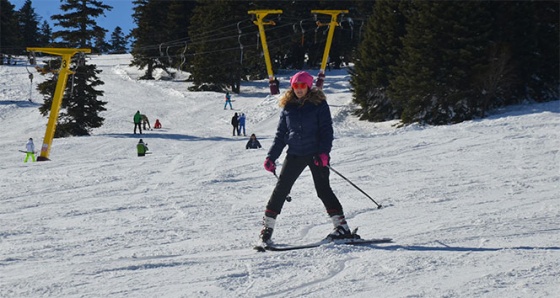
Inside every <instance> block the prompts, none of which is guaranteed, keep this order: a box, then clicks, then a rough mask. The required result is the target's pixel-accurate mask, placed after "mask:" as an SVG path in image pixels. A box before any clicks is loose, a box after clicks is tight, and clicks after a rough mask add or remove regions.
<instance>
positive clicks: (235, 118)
mask: <svg viewBox="0 0 560 298" xmlns="http://www.w3.org/2000/svg"><path fill="white" fill-rule="evenodd" d="M231 126H233V136H234V137H235V133H236V132H237V135H239V116H237V113H235V114H234V115H233V117H231Z"/></svg>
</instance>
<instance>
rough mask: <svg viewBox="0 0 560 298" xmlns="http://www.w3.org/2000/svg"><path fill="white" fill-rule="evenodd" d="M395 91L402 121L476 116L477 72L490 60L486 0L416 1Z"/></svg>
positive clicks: (392, 88)
mask: <svg viewBox="0 0 560 298" xmlns="http://www.w3.org/2000/svg"><path fill="white" fill-rule="evenodd" d="M413 4H414V6H415V8H414V9H413V10H412V11H411V13H410V17H409V18H408V21H409V22H408V23H407V26H406V29H407V34H406V35H405V36H404V38H403V46H404V47H403V50H402V52H401V55H400V58H399V61H398V63H397V66H395V67H394V68H393V69H394V73H395V76H394V78H393V79H392V80H391V81H390V86H389V96H390V97H392V98H394V99H396V100H399V101H401V102H402V103H403V107H404V109H403V113H402V121H403V122H404V123H412V122H420V123H427V124H447V123H455V122H460V121H463V120H466V119H471V118H472V117H473V115H474V114H475V111H473V108H472V103H471V102H469V100H470V99H472V98H476V97H477V96H478V95H477V94H475V93H473V86H472V85H473V83H472V74H473V73H474V70H475V69H477V68H479V67H481V65H484V63H485V62H486V61H485V59H484V50H485V49H486V47H487V45H488V34H489V32H490V22H488V19H489V18H490V16H489V14H488V10H487V9H486V8H485V5H486V3H484V2H424V1H414V2H413Z"/></svg>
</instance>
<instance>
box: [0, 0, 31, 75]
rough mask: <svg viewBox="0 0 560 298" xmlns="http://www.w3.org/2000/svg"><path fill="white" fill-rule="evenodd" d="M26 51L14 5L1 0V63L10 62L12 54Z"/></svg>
mask: <svg viewBox="0 0 560 298" xmlns="http://www.w3.org/2000/svg"><path fill="white" fill-rule="evenodd" d="M24 51H25V49H24V47H23V46H22V44H21V36H20V35H19V30H18V22H17V17H16V13H15V11H14V5H12V4H11V3H10V2H9V1H7V0H0V65H3V64H4V62H7V63H8V64H10V63H11V57H12V55H19V54H22V53H23V52H24ZM4 59H6V61H4Z"/></svg>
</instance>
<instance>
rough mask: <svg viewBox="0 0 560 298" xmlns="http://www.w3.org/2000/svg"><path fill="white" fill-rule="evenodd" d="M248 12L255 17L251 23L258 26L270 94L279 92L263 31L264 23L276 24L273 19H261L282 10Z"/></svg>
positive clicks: (279, 12)
mask: <svg viewBox="0 0 560 298" xmlns="http://www.w3.org/2000/svg"><path fill="white" fill-rule="evenodd" d="M248 13H249V14H254V15H255V16H256V17H257V20H256V21H253V23H254V24H255V25H257V26H259V35H260V37H261V43H262V47H263V52H264V61H265V63H266V71H267V72H268V85H269V86H270V94H278V93H280V89H279V88H278V80H276V78H275V77H274V72H273V70H272V63H271V62H270V55H269V54H268V45H267V44H266V35H265V32H264V25H276V23H274V21H268V22H264V21H263V19H264V18H265V17H266V16H267V15H268V14H271V13H272V14H281V13H282V10H250V11H248Z"/></svg>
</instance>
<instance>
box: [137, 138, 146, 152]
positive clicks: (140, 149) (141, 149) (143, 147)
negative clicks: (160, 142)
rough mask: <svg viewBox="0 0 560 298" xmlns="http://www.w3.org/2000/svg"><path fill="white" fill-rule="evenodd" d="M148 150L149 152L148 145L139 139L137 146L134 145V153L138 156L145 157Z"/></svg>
mask: <svg viewBox="0 0 560 298" xmlns="http://www.w3.org/2000/svg"><path fill="white" fill-rule="evenodd" d="M148 150H149V149H148V143H146V144H144V141H142V139H140V141H138V144H137V145H136V151H137V152H138V156H145V155H146V152H147V151H148Z"/></svg>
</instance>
